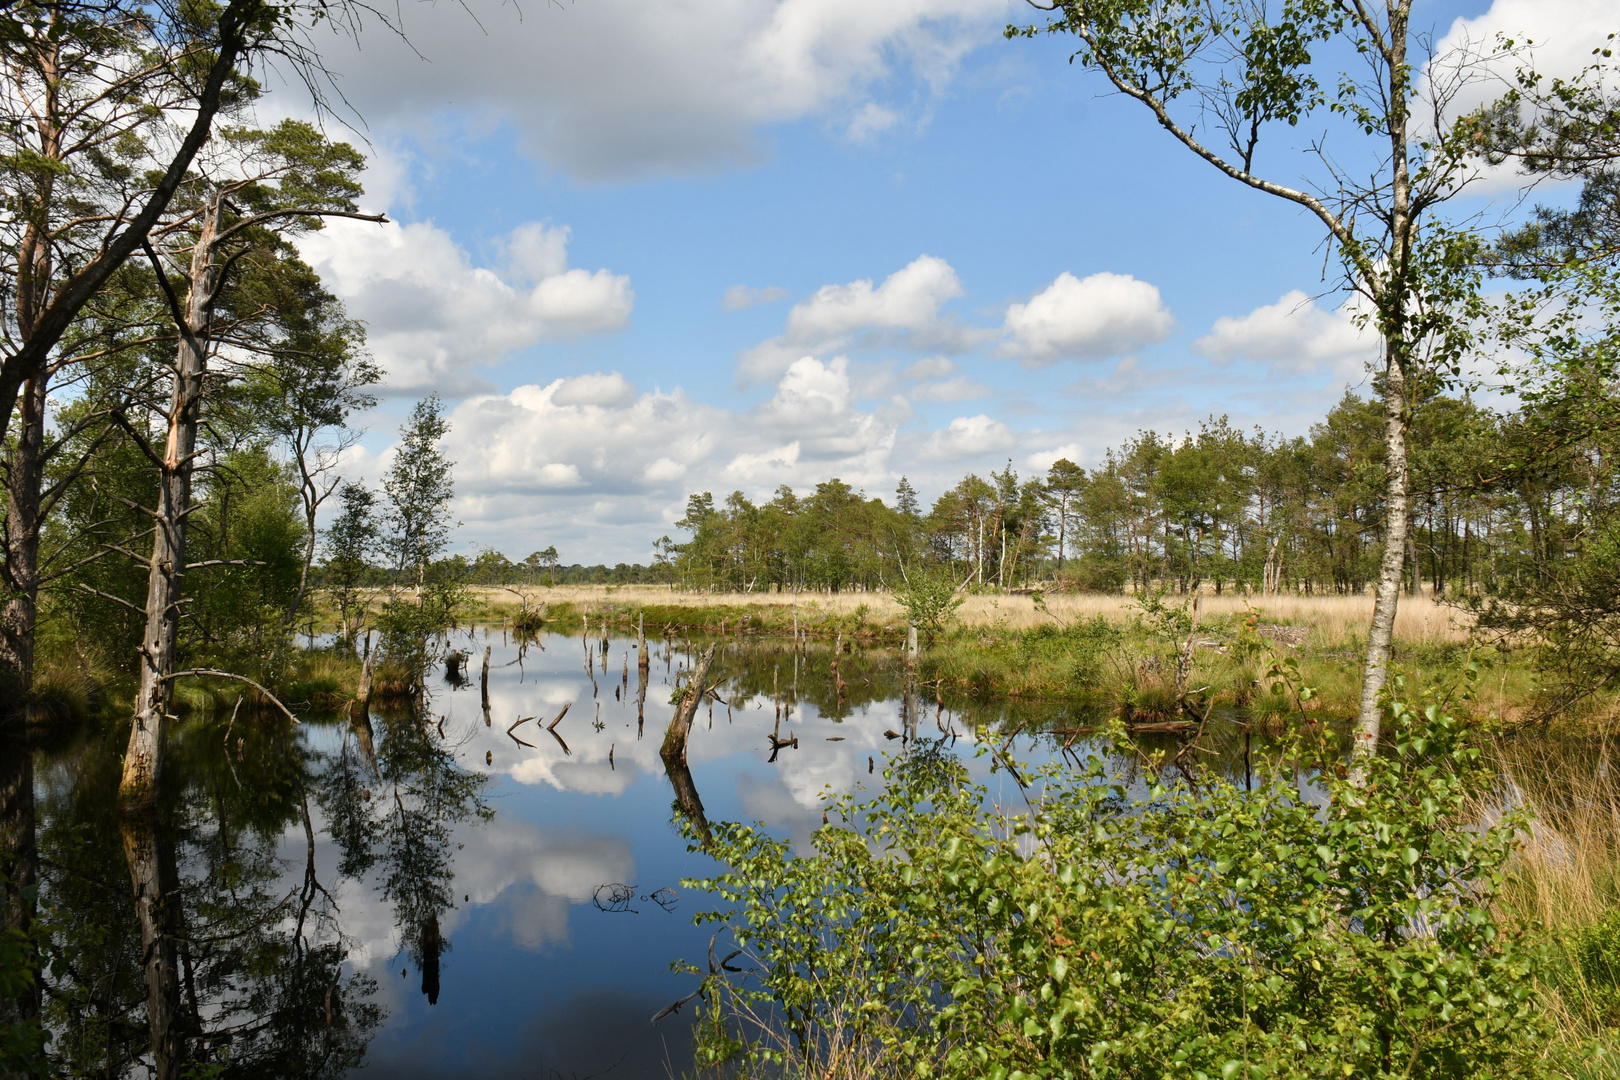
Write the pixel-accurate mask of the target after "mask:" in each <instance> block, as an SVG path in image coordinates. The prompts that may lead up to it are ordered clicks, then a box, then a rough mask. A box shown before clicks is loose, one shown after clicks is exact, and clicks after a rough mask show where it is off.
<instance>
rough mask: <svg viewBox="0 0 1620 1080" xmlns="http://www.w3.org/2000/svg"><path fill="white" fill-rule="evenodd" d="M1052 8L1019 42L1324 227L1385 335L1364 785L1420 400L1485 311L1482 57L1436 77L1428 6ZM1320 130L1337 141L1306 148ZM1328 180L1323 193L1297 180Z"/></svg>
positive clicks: (1248, 1)
mask: <svg viewBox="0 0 1620 1080" xmlns="http://www.w3.org/2000/svg"><path fill="white" fill-rule="evenodd" d="M1037 6H1040V7H1042V9H1043V10H1048V11H1051V12H1052V13H1053V18H1052V19H1050V20H1049V21H1048V22H1046V23H1045V24H1044V25H1041V26H1034V25H1030V26H1024V27H1013V26H1010V27H1008V29H1007V33H1008V36H1009V37H1017V36H1034V35H1035V34H1038V33H1042V32H1052V33H1059V34H1067V35H1073V37H1074V38H1075V39H1077V47H1076V51H1075V53H1074V55H1073V60H1074V61H1075V62H1076V63H1078V64H1079V65H1081V66H1083V67H1084V68H1086V69H1089V70H1091V71H1094V72H1097V73H1100V74H1101V75H1102V76H1103V77H1104V78H1105V79H1106V80H1107V81H1108V82H1109V84H1111V85H1112V86H1113V88H1114V89H1115V90H1116V91H1118V92H1119V93H1120V94H1122V95H1124V96H1125V97H1128V98H1130V99H1131V100H1133V101H1136V102H1138V103H1140V104H1141V105H1142V106H1143V107H1144V108H1145V109H1146V110H1147V112H1148V115H1149V116H1151V117H1152V119H1153V120H1154V122H1156V123H1157V124H1158V125H1159V127H1161V128H1162V129H1163V130H1164V131H1165V132H1166V133H1168V135H1169V136H1170V137H1171V138H1173V139H1175V140H1176V141H1177V142H1179V143H1180V144H1181V145H1182V146H1183V147H1185V148H1186V149H1187V150H1188V151H1189V152H1191V153H1192V154H1194V155H1195V156H1197V157H1198V158H1199V159H1201V160H1203V161H1204V162H1206V163H1208V164H1209V165H1211V166H1212V167H1214V168H1215V169H1216V170H1217V171H1219V172H1220V173H1221V174H1222V175H1224V176H1226V177H1227V178H1229V179H1231V180H1232V181H1234V182H1236V183H1239V184H1242V185H1244V186H1246V187H1249V188H1252V189H1254V190H1256V191H1260V192H1264V193H1265V194H1267V195H1271V196H1273V197H1275V198H1277V199H1279V200H1280V201H1282V202H1284V203H1287V204H1290V205H1292V206H1294V207H1297V208H1300V209H1302V210H1303V211H1305V212H1306V213H1307V214H1309V215H1311V216H1312V217H1313V218H1315V220H1316V222H1317V223H1318V225H1319V226H1320V227H1321V229H1322V230H1323V234H1324V237H1325V239H1326V241H1327V244H1328V245H1329V248H1330V251H1331V257H1333V258H1336V260H1337V261H1338V263H1339V265H1340V268H1341V270H1342V274H1343V276H1342V279H1341V281H1340V284H1341V285H1342V286H1343V287H1344V288H1345V289H1348V290H1349V291H1350V292H1352V293H1353V294H1355V295H1356V296H1357V297H1359V298H1360V300H1361V301H1362V304H1363V308H1362V310H1363V315H1362V320H1363V322H1364V324H1365V325H1367V326H1369V327H1370V328H1371V329H1373V330H1374V331H1375V332H1376V334H1377V336H1378V339H1379V342H1380V346H1381V348H1380V354H1381V355H1380V357H1379V359H1378V361H1377V365H1376V384H1377V386H1378V389H1379V392H1380V394H1381V397H1382V401H1383V413H1384V455H1385V461H1386V465H1387V486H1386V489H1385V492H1384V528H1383V550H1382V558H1381V560H1380V565H1379V573H1378V577H1377V583H1376V593H1375V600H1374V608H1373V617H1372V625H1371V627H1370V629H1369V632H1368V635H1367V648H1366V654H1365V658H1364V666H1363V676H1362V688H1361V704H1360V710H1359V715H1358V717H1357V721H1356V725H1355V743H1354V758H1355V764H1354V766H1353V768H1354V770H1355V772H1356V774H1357V775H1358V776H1360V775H1364V768H1365V766H1364V762H1365V761H1366V759H1367V758H1368V756H1369V755H1371V754H1373V753H1375V752H1376V749H1377V745H1378V737H1379V729H1380V725H1381V720H1382V716H1381V714H1382V707H1383V706H1382V694H1383V689H1384V684H1385V682H1386V679H1387V677H1388V670H1389V663H1390V655H1391V648H1392V640H1393V634H1394V628H1395V613H1396V605H1397V603H1398V596H1399V592H1400V586H1401V578H1402V568H1403V562H1404V559H1405V553H1406V545H1407V534H1408V496H1409V489H1410V477H1409V472H1408V463H1407V447H1406V443H1407V429H1408V427H1409V426H1410V424H1411V418H1412V403H1413V400H1414V398H1415V396H1416V394H1417V392H1418V391H1419V390H1420V388H1421V386H1422V384H1423V383H1424V382H1425V381H1426V380H1428V379H1430V378H1432V377H1433V376H1434V375H1435V374H1436V373H1438V372H1442V371H1445V370H1448V369H1452V370H1454V369H1455V368H1456V367H1457V366H1458V364H1459V363H1460V358H1461V353H1462V351H1463V350H1464V349H1465V348H1466V347H1467V344H1468V334H1467V330H1466V327H1467V320H1468V317H1469V316H1471V315H1473V314H1475V313H1476V312H1477V281H1478V274H1477V270H1476V269H1475V267H1476V264H1477V263H1476V258H1475V255H1476V248H1477V244H1476V242H1475V241H1474V239H1473V238H1472V237H1471V236H1470V235H1468V234H1466V233H1460V232H1455V231H1452V230H1450V229H1448V228H1447V226H1446V224H1445V222H1444V221H1442V220H1440V219H1439V218H1438V217H1437V216H1436V214H1435V211H1436V209H1437V208H1438V207H1439V206H1440V205H1441V204H1443V203H1444V202H1445V201H1446V200H1447V199H1449V198H1450V197H1452V196H1453V195H1455V194H1456V192H1457V191H1458V190H1459V189H1460V187H1461V186H1462V184H1463V183H1464V182H1465V181H1466V176H1467V173H1466V168H1465V164H1464V162H1463V160H1462V158H1461V157H1460V156H1459V155H1457V154H1454V153H1452V152H1451V151H1450V149H1449V145H1450V144H1449V143H1448V141H1447V140H1446V139H1444V138H1442V137H1441V136H1442V135H1445V134H1447V133H1449V131H1450V129H1451V126H1452V124H1453V123H1454V122H1455V119H1456V118H1454V117H1452V116H1450V115H1449V114H1448V109H1449V105H1450V101H1451V99H1452V97H1453V96H1454V94H1455V91H1456V90H1457V89H1459V88H1460V87H1461V86H1462V85H1463V83H1464V82H1465V81H1466V79H1467V78H1468V77H1469V75H1470V72H1471V71H1472V70H1474V68H1475V66H1476V64H1477V61H1478V60H1479V59H1480V58H1479V57H1478V56H1477V55H1476V54H1474V53H1471V52H1465V53H1459V54H1457V55H1453V56H1447V57H1439V58H1434V59H1433V60H1431V61H1430V62H1429V64H1428V67H1427V71H1426V72H1425V73H1424V74H1423V75H1420V74H1419V73H1418V72H1417V71H1416V70H1415V65H1416V64H1417V63H1418V62H1420V61H1421V60H1422V56H1421V53H1419V54H1418V55H1416V56H1415V55H1414V45H1418V44H1421V43H1420V42H1418V41H1417V40H1416V35H1415V34H1414V32H1413V29H1412V26H1411V14H1412V0H1385V2H1384V3H1382V4H1379V3H1376V2H1375V3H1368V2H1366V0H1284V2H1282V3H1279V4H1267V3H1262V2H1259V0H1054V2H1053V3H1052V4H1051V5H1050V6H1047V5H1037ZM1341 59H1342V60H1343V62H1344V63H1343V66H1342V67H1341V66H1339V64H1338V61H1340V60H1341ZM1307 129H1308V130H1312V131H1316V130H1321V131H1323V132H1324V133H1323V134H1322V135H1320V136H1317V137H1314V138H1306V137H1304V136H1303V134H1302V132H1303V131H1304V130H1307ZM1425 133H1427V134H1425ZM1435 133H1439V134H1435ZM1262 151H1263V152H1262ZM1313 171H1314V175H1315V177H1316V180H1315V181H1314V182H1311V181H1306V182H1301V181H1299V180H1296V179H1295V178H1296V177H1299V176H1301V175H1304V174H1307V173H1311V172H1313Z"/></svg>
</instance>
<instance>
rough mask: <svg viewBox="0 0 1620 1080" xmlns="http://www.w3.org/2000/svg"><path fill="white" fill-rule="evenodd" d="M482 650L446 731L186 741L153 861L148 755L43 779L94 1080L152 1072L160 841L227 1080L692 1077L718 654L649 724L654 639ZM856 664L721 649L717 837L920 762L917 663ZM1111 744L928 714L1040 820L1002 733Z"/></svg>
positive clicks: (95, 750) (1031, 740)
mask: <svg viewBox="0 0 1620 1080" xmlns="http://www.w3.org/2000/svg"><path fill="white" fill-rule="evenodd" d="M452 645H453V647H454V648H456V649H458V650H461V651H463V652H465V653H467V654H468V658H467V660H466V663H465V675H464V676H463V677H462V678H459V679H458V678H455V677H454V676H452V675H447V673H446V672H445V669H444V668H443V667H442V666H440V667H437V668H436V669H435V671H434V673H433V676H432V677H431V678H430V679H429V680H428V683H429V685H428V692H427V694H426V697H425V701H424V702H423V704H422V705H421V707H420V708H385V709H374V710H373V713H372V717H371V724H370V731H369V733H368V732H367V731H366V729H365V726H364V725H363V724H351V723H349V722H347V721H345V720H343V719H342V718H337V717H331V718H326V719H324V720H323V719H321V718H319V717H309V718H307V721H306V722H305V723H303V724H302V725H300V726H298V727H292V726H290V725H287V724H286V723H285V722H283V721H280V720H276V719H272V718H269V717H268V716H267V715H265V714H260V715H256V716H254V717H251V718H249V717H247V716H236V717H231V716H228V715H222V716H219V717H217V718H215V719H212V720H209V721H207V722H201V721H191V722H187V723H184V724H180V725H177V726H176V727H175V729H174V731H173V742H172V754H171V758H170V764H169V771H168V777H167V783H166V790H165V794H164V800H163V812H162V813H161V814H160V815H159V818H158V820H157V822H156V823H155V825H154V827H153V830H152V833H151V835H149V836H145V835H143V837H139V838H137V839H136V840H135V841H132V840H131V835H130V830H129V827H128V826H127V825H122V824H121V823H120V820H119V815H118V814H117V813H116V812H115V811H114V807H113V796H114V793H115V791H116V787H117V778H118V768H119V764H118V763H119V757H120V754H121V751H122V745H123V737H124V736H123V732H121V731H118V730H109V731H108V732H107V733H106V734H105V735H104V736H101V737H99V738H95V737H92V738H87V739H86V740H84V741H81V742H80V743H78V744H76V745H74V746H72V747H71V748H68V749H63V750H58V751H55V752H47V753H44V754H43V755H42V756H41V757H40V759H39V762H38V771H37V776H36V785H37V790H38V802H39V811H38V812H39V846H40V854H41V859H42V871H41V898H42V903H43V905H44V907H45V909H46V911H47V913H48V917H49V919H50V921H51V925H52V927H53V933H54V935H55V937H56V943H57V951H58V953H59V955H60V957H61V959H60V961H59V962H58V964H57V965H56V969H55V970H54V971H53V972H52V974H51V989H52V993H51V1004H50V1007H49V1016H50V1021H51V1027H52V1029H53V1033H54V1041H53V1053H54V1055H55V1056H56V1057H57V1058H58V1059H59V1060H60V1061H61V1062H62V1063H63V1071H64V1072H66V1073H68V1074H70V1075H89V1074H94V1075H109V1076H116V1075H143V1074H145V1073H146V1071H147V1069H148V1067H149V1062H150V1060H151V1047H150V1033H149V1029H148V1025H147V1018H146V1009H147V983H146V981H145V975H144V971H143V963H145V962H146V961H147V960H149V959H150V956H149V955H148V954H147V953H146V952H144V951H143V946H142V937H141V932H140V926H139V923H138V921H137V919H136V917H135V913H134V910H133V902H132V900H131V890H130V877H129V873H128V870H127V869H126V847H127V845H129V844H130V843H132V842H140V843H147V842H149V843H152V844H154V845H155V846H156V849H157V852H158V859H159V862H160V864H161V866H162V867H163V868H164V873H165V874H166V875H167V877H166V880H167V882H168V885H167V888H168V890H169V891H168V893H167V903H168V909H167V913H166V917H167V918H169V919H170V920H171V925H172V928H173V931H172V932H173V934H174V936H175V939H176V940H177V941H178V942H179V948H178V950H177V955H176V957H175V960H174V963H175V965H176V966H177V968H178V981H179V987H180V989H179V994H180V1010H181V1012H182V1013H183V1014H184V1015H185V1016H186V1017H188V1018H191V1019H188V1020H187V1021H186V1023H187V1024H189V1025H190V1030H189V1031H188V1033H187V1041H188V1042H189V1044H190V1045H191V1046H192V1047H193V1051H192V1057H193V1058H194V1059H201V1060H202V1061H203V1062H205V1063H206V1062H212V1063H216V1064H220V1065H222V1066H224V1071H225V1075H255V1076H267V1077H268V1076H284V1077H291V1076H325V1075H339V1074H343V1073H346V1072H348V1071H351V1070H353V1069H354V1068H355V1067H356V1066H357V1065H359V1066H361V1067H363V1068H365V1069H367V1070H369V1071H370V1072H371V1073H372V1074H374V1075H378V1076H387V1077H417V1076H420V1077H459V1076H469V1077H470V1076H477V1077H551V1076H561V1077H570V1076H575V1077H581V1078H583V1077H586V1076H597V1075H608V1076H614V1077H664V1076H668V1075H670V1074H672V1073H673V1074H674V1075H677V1076H678V1075H680V1074H681V1073H682V1072H683V1071H685V1070H687V1069H688V1068H689V1064H690V1062H689V1050H688V1034H689V1021H688V1015H687V1013H684V1012H683V1013H681V1014H677V1015H673V1016H669V1017H666V1018H665V1019H663V1020H662V1021H660V1022H659V1023H656V1024H655V1023H653V1020H652V1018H653V1016H654V1014H655V1013H657V1012H659V1011H660V1010H661V1009H663V1008H664V1007H665V1006H667V1005H668V1004H670V1003H671V1002H673V1001H675V1000H677V999H679V998H682V997H685V996H686V995H687V994H689V993H690V992H691V991H692V989H693V988H694V987H695V986H696V982H695V980H694V977H693V976H691V975H687V974H682V973H679V972H674V971H671V969H670V966H671V963H672V962H673V961H677V960H680V959H683V958H684V959H690V960H700V959H701V958H702V957H703V956H704V955H705V954H706V952H707V947H708V941H709V933H710V931H709V930H706V929H701V928H698V927H695V926H694V925H693V921H692V916H693V914H694V913H695V912H696V911H699V910H702V909H703V908H704V907H705V906H706V904H708V902H709V901H708V898H707V897H705V896H704V895H702V894H701V893H697V892H694V891H692V890H690V889H687V888H686V887H684V886H683V885H682V884H681V882H682V880H683V879H685V878H692V877H701V876H704V875H707V874H709V873H710V872H712V871H713V870H714V869H715V867H714V864H713V863H712V862H711V861H710V860H708V859H707V858H706V857H705V856H704V855H702V854H701V853H697V852H694V851H692V850H690V848H689V844H688V841H687V839H686V838H685V837H684V836H683V835H682V834H681V832H680V830H679V828H678V826H677V824H676V823H677V821H679V820H680V818H679V816H678V814H679V808H678V807H677V806H675V791H676V788H675V786H674V785H673V784H672V781H671V778H670V777H668V776H666V774H665V769H664V765H663V762H662V760H661V759H660V757H659V753H658V747H659V743H660V740H661V738H662V735H663V732H664V728H665V726H666V724H667V722H668V719H669V717H670V715H671V713H672V712H673V706H672V705H671V704H670V701H669V699H670V696H671V693H672V689H673V687H674V685H675V682H676V679H677V676H678V675H679V673H680V672H681V671H682V669H683V668H687V667H689V666H690V664H691V663H692V659H693V657H692V654H691V653H690V652H688V651H687V650H686V648H685V647H683V646H682V645H681V644H680V643H675V644H673V645H671V644H666V643H665V642H662V641H655V642H653V648H652V657H651V666H650V672H649V678H648V685H647V687H646V691H645V701H644V705H641V706H639V707H638V698H640V697H641V693H640V689H641V688H640V686H639V680H638V672H637V664H636V657H635V652H634V645H635V643H634V642H633V641H626V640H619V639H616V640H612V641H610V642H608V643H607V644H606V650H605V655H604V651H603V647H602V643H600V642H597V641H591V642H582V640H581V639H580V638H578V637H563V636H560V635H547V636H542V637H541V638H540V639H539V640H536V641H532V642H529V643H527V644H525V645H521V646H520V645H518V644H516V643H513V642H509V641H507V640H505V639H503V637H502V635H501V634H500V633H499V632H498V631H497V632H496V633H495V634H494V635H493V636H488V635H486V634H485V633H484V632H481V631H480V632H477V633H475V634H473V635H467V634H463V635H462V636H460V637H458V638H457V639H456V640H455V641H454V642H453V643H452ZM486 645H488V646H489V647H490V674H489V682H488V689H489V693H488V707H487V711H486V708H485V707H484V704H483V702H482V700H481V693H480V667H481V663H482V658H483V651H484V647H485V646H486ZM830 660H831V654H830V653H829V652H828V651H826V650H822V651H819V652H814V651H813V652H811V653H809V654H808V655H804V656H798V655H795V654H794V653H793V652H792V651H790V650H788V649H786V648H785V647H781V648H778V647H773V646H770V645H768V644H767V645H753V646H744V645H742V644H740V643H736V642H732V643H726V644H723V645H722V646H721V656H720V659H719V661H718V667H717V672H718V673H719V675H720V676H721V677H722V678H721V683H720V686H719V688H718V689H717V691H716V696H717V699H718V700H714V701H711V702H709V703H708V705H707V706H706V707H705V708H703V709H701V710H700V711H699V713H698V716H697V719H696V722H695V724H694V727H693V732H692V737H691V741H690V744H689V753H688V756H689V763H690V772H691V776H690V782H691V785H692V786H693V787H694V788H695V790H696V792H697V794H698V796H699V797H700V798H701V802H702V806H703V808H704V812H705V813H706V815H707V817H708V819H709V820H722V819H727V820H746V821H761V822H764V823H765V824H766V825H767V826H768V827H769V828H771V829H773V830H775V831H777V832H778V833H780V834H782V835H786V836H791V837H793V838H794V839H795V840H796V842H799V843H801V844H802V843H803V842H804V840H805V838H806V837H808V835H809V833H810V832H811V830H813V829H814V828H815V827H816V826H817V825H819V824H820V823H821V803H822V800H823V798H824V796H825V794H826V793H827V792H829V791H831V792H846V791H849V790H851V789H852V788H853V787H855V786H856V785H858V784H863V783H864V784H874V783H881V781H882V775H881V774H882V768H883V761H884V757H885V755H891V754H898V753H902V752H904V750H905V747H906V745H907V740H906V739H904V738H896V737H894V736H895V735H899V734H903V733H904V730H905V728H906V723H905V721H904V718H903V715H902V712H903V710H902V699H901V692H900V679H899V674H898V670H897V658H896V657H895V655H894V654H893V653H882V654H876V653H874V654H867V655H863V654H860V653H853V654H847V655H845V656H843V657H841V658H840V660H841V670H840V672H839V674H838V675H837V676H834V674H833V673H832V671H831V666H830ZM839 681H842V683H843V687H842V690H840V688H839V686H838V682H839ZM565 706H566V707H567V712H566V714H565V715H564V716H563V717H562V719H561V721H560V722H557V723H556V724H555V726H554V727H553V726H552V722H553V720H554V719H555V718H556V717H557V715H558V714H559V713H560V712H562V710H563V709H564V707H565ZM638 711H639V712H640V713H642V714H643V715H642V716H640V717H638ZM779 711H780V719H779V718H778V717H779ZM1084 722H1085V721H1084V719H1083V718H1080V717H1076V716H1071V715H1069V714H1068V713H1067V711H1066V710H1065V709H1064V708H1061V707H1056V706H1041V705H1036V704H1024V705H1003V706H996V707H993V708H988V707H987V708H984V709H981V710H978V711H970V712H968V713H967V714H963V713H961V712H957V711H953V710H952V709H949V708H946V707H944V706H943V705H942V704H940V703H938V702H936V701H935V699H934V698H933V696H932V691H924V698H923V700H922V702H921V709H920V714H919V716H918V718H917V738H918V739H928V740H945V741H946V743H947V745H949V746H950V747H951V748H952V750H953V751H954V752H956V753H958V754H960V755H962V756H963V757H964V758H965V759H967V760H969V762H970V767H971V769H972V770H973V771H974V773H975V775H976V776H977V777H978V778H979V779H980V780H981V781H982V782H985V783H987V784H989V785H990V787H991V790H992V793H993V794H995V793H997V792H999V793H1000V794H1001V795H1003V796H1005V797H1007V798H1013V797H1015V791H1014V785H1013V781H1012V779H1011V778H1010V777H1008V775H1007V774H1006V772H1005V771H1004V770H1001V771H996V772H994V773H992V770H991V765H990V761H989V759H988V758H985V757H977V758H975V757H974V755H973V753H972V750H973V747H974V745H975V742H974V732H975V729H976V728H981V727H982V728H983V729H984V730H990V731H994V732H996V733H997V734H996V740H997V745H998V746H1000V745H1003V744H1008V745H1010V747H1011V752H1013V753H1015V754H1017V755H1018V756H1020V757H1022V758H1024V759H1026V760H1028V759H1031V758H1034V759H1039V758H1043V757H1045V756H1047V755H1049V754H1051V753H1053V752H1055V751H1056V748H1057V747H1058V746H1059V745H1061V744H1062V743H1063V742H1065V741H1072V740H1071V739H1070V737H1069V736H1068V735H1057V736H1054V735H1051V734H1042V733H1041V732H1043V731H1050V730H1051V729H1054V728H1056V729H1059V730H1063V731H1072V730H1073V729H1074V728H1075V727H1076V726H1077V725H1078V724H1082V723H1084ZM514 725H515V726H514ZM952 735H955V736H956V738H955V739H952V738H951V736H952ZM1009 738H1010V740H1011V741H1010V743H1009ZM795 739H796V740H797V742H796V745H794V743H793V742H792V741H791V740H795ZM1210 745H1211V747H1212V748H1213V749H1214V750H1215V751H1216V752H1215V753H1214V754H1209V753H1203V754H1201V759H1200V762H1199V767H1200V768H1209V767H1211V766H1212V765H1213V766H1215V767H1217V768H1220V769H1221V770H1222V771H1225V772H1227V773H1229V774H1231V775H1234V776H1236V777H1239V778H1241V776H1242V773H1243V768H1244V753H1245V744H1244V742H1243V739H1242V737H1241V736H1240V735H1233V734H1230V733H1228V734H1225V735H1221V736H1219V737H1218V738H1216V739H1214V740H1213V742H1211V743H1210ZM1083 746H1084V743H1083V742H1075V747H1074V748H1075V749H1081V748H1083Z"/></svg>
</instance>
